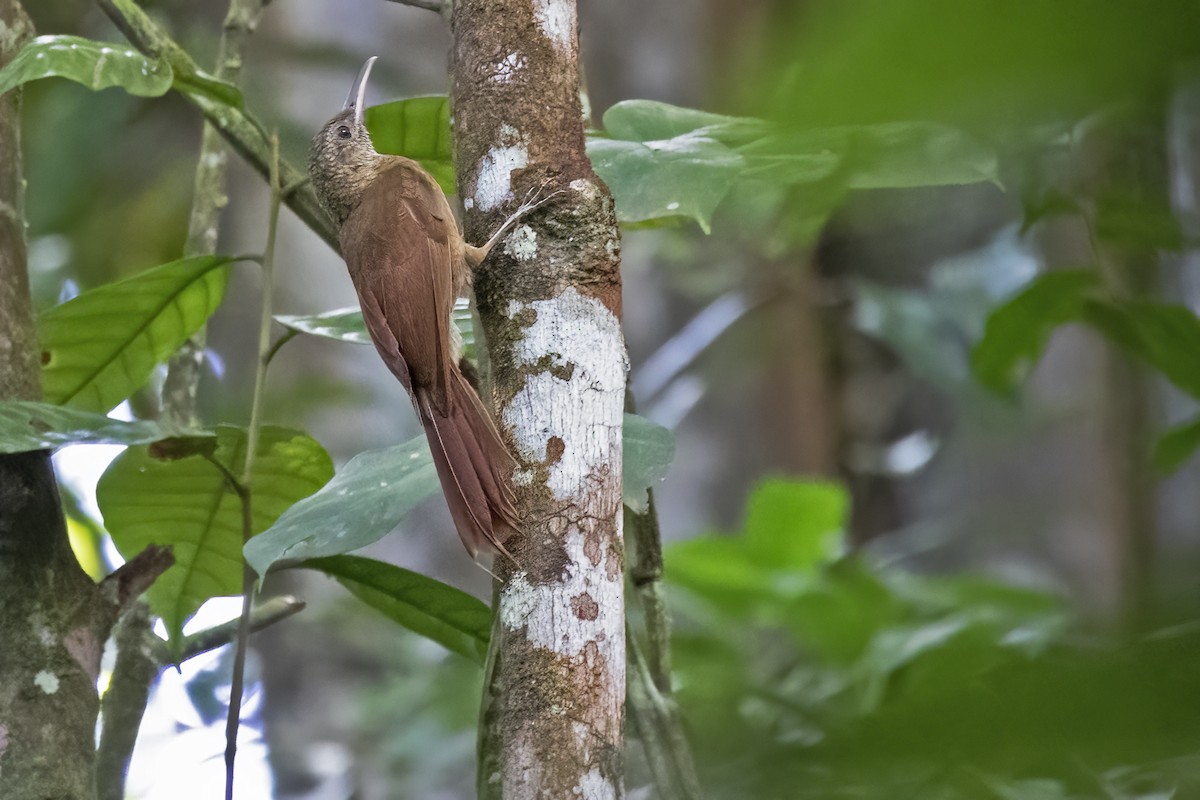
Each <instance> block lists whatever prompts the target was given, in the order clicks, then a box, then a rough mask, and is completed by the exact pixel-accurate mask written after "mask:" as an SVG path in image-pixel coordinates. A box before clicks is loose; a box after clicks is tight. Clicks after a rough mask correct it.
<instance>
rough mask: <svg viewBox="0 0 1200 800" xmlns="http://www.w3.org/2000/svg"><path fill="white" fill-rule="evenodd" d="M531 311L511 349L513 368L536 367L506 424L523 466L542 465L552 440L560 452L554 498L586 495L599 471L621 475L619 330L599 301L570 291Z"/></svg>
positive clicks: (552, 472)
mask: <svg viewBox="0 0 1200 800" xmlns="http://www.w3.org/2000/svg"><path fill="white" fill-rule="evenodd" d="M530 307H531V308H532V309H533V310H534V311H536V312H537V316H536V319H535V320H534V322H533V324H532V325H530V326H529V327H528V328H526V329H525V331H524V336H523V337H522V338H521V340H520V341H519V342H518V343H517V345H516V347H515V348H514V350H515V352H514V362H515V363H514V367H515V368H516V369H521V368H522V367H535V366H538V367H541V369H540V370H539V371H536V372H533V373H532V374H530V375H529V377H528V378H526V381H525V386H524V388H522V389H521V391H519V392H518V393H517V394H516V396H515V397H514V398H513V399H512V402H510V403H509V405H508V407H507V408H506V409H505V412H504V423H505V425H507V426H509V429H510V430H512V431H513V435H514V438H515V439H516V445H517V447H518V448H519V449H520V450H521V451H522V453H523V455H524V456H525V457H526V458H527V459H528V460H529V461H544V460H545V459H546V454H547V450H546V446H547V442H548V441H549V440H550V438H551V437H557V438H558V439H559V440H560V443H561V445H562V447H561V448H560V449H561V453H560V455H559V456H558V458H557V459H556V461H555V462H554V463H553V464H548V465H547V467H548V468H549V477H548V480H547V482H546V485H547V487H548V488H549V489H550V492H551V493H552V494H553V496H554V498H555V499H556V500H570V499H573V498H577V497H584V496H586V495H587V494H589V493H590V492H592V491H593V489H594V484H593V481H594V479H595V476H596V475H597V474H599V473H600V472H601V471H602V470H605V469H607V470H609V472H610V474H613V475H620V474H621V420H622V412H623V408H624V396H625V345H624V343H623V340H622V338H621V326H620V323H619V322H618V320H617V318H616V317H615V316H613V314H612V312H611V311H609V310H608V308H606V307H605V306H604V304H603V303H601V302H600V301H599V300H597V299H595V298H594V297H588V296H586V295H583V294H580V292H579V291H578V290H577V289H575V288H574V287H570V288H568V289H567V290H566V291H564V292H563V293H562V294H560V295H559V296H558V297H555V298H553V299H552V300H538V301H535V302H533V303H531V304H530ZM563 354H569V356H570V357H569V358H568V357H565V356H564V355H563ZM547 357H548V361H547Z"/></svg>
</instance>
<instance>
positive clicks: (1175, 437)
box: [1151, 417, 1200, 474]
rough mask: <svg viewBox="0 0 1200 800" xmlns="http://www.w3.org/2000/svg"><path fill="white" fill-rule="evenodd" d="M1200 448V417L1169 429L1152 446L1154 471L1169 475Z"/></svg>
mask: <svg viewBox="0 0 1200 800" xmlns="http://www.w3.org/2000/svg"><path fill="white" fill-rule="evenodd" d="M1198 447H1200V417H1197V418H1196V419H1193V420H1192V421H1191V422H1186V423H1184V424H1183V425H1178V426H1176V427H1174V428H1171V429H1170V430H1169V431H1167V432H1166V433H1164V434H1163V435H1162V436H1160V437H1159V439H1158V441H1157V442H1155V444H1154V455H1153V457H1152V459H1151V460H1152V462H1153V464H1154V467H1155V469H1157V470H1159V471H1160V472H1163V473H1166V474H1170V473H1172V472H1174V471H1175V470H1177V469H1179V468H1180V467H1182V466H1183V464H1184V462H1186V461H1187V460H1188V459H1189V458H1191V457H1192V454H1194V453H1195V452H1196V448H1198Z"/></svg>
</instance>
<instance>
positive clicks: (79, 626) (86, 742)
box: [0, 0, 104, 800]
mask: <svg viewBox="0 0 1200 800" xmlns="http://www.w3.org/2000/svg"><path fill="white" fill-rule="evenodd" d="M32 35H33V26H32V25H31V24H30V22H29V19H28V17H27V16H26V15H25V12H24V10H23V9H22V7H21V4H20V3H18V2H16V0H0V64H6V63H8V61H10V60H11V59H12V57H13V55H14V54H15V53H16V51H17V50H18V49H20V47H21V45H22V44H23V43H24V42H25V41H26V40H28V39H29V38H30V37H31V36H32ZM19 131H20V92H19V91H16V92H11V93H9V94H7V95H5V96H4V97H3V98H0V400H11V399H20V400H36V399H39V397H40V395H41V390H40V387H39V381H38V349H37V341H36V331H35V328H34V324H33V315H32V311H31V307H30V299H29V282H28V276H27V274H26V263H25V220H24V214H23V213H22V185H21V182H22V178H21V151H20V136H19ZM96 591H97V590H96V587H95V585H94V584H93V583H92V582H91V580H89V579H88V577H87V575H85V574H84V572H83V570H82V569H80V568H79V565H78V564H77V563H76V561H75V558H74V556H73V555H72V554H71V549H70V546H69V545H68V543H67V532H66V528H65V525H64V522H63V516H62V508H61V506H60V505H59V499H58V489H57V486H56V485H55V481H54V470H53V468H52V467H51V464H50V454H49V452H47V451H39V452H34V453H22V454H19V455H8V456H0V642H2V643H3V644H2V645H0V797H4V798H5V800H33V798H37V799H38V800H41V799H42V798H48V797H54V798H64V799H67V798H69V799H70V800H75V798H91V797H94V793H95V790H94V788H93V784H92V780H93V779H92V752H93V744H94V738H95V729H96V713H97V709H98V705H99V702H98V698H97V697H96V687H95V681H96V674H97V673H98V672H99V669H100V651H101V648H102V646H103V642H104V639H103V636H100V635H98V630H97V629H98V627H100V626H97V624H96V622H97V621H96V620H95V619H94V618H93V612H94V608H95V605H96V604H95V603H94V602H93V601H94V600H95V597H94V595H95V594H96Z"/></svg>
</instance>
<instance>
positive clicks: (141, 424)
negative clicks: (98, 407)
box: [0, 401, 213, 453]
mask: <svg viewBox="0 0 1200 800" xmlns="http://www.w3.org/2000/svg"><path fill="white" fill-rule="evenodd" d="M172 437H189V438H191V437H198V438H208V439H211V438H212V437H213V434H212V433H210V432H208V431H195V430H184V429H181V428H175V427H172V426H169V425H164V424H163V423H161V422H151V421H148V420H137V421H135V422H125V421H124V420H119V419H113V418H112V417H106V416H104V415H103V414H95V413H92V412H88V411H76V410H75V409H71V408H63V407H62V406H54V405H50V404H49V403H28V402H21V401H10V402H4V403H0V453H21V452H25V451H28V450H44V449H49V448H55V447H63V446H64V445H69V444H126V445H133V444H150V443H151V442H157V441H160V440H162V439H167V438H172Z"/></svg>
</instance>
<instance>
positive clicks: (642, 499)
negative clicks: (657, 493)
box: [621, 414, 675, 512]
mask: <svg viewBox="0 0 1200 800" xmlns="http://www.w3.org/2000/svg"><path fill="white" fill-rule="evenodd" d="M674 458H675V435H674V434H673V433H671V431H669V430H668V429H666V428H664V427H663V426H661V425H656V424H654V423H653V422H651V421H650V420H648V419H646V418H645V417H639V416H638V415H637V414H626V415H625V428H624V455H623V456H622V461H621V464H622V468H621V476H622V481H623V485H622V487H621V491H622V495H623V499H624V502H625V505H627V506H629V507H630V508H632V509H633V510H634V511H638V512H644V511H645V510H646V500H647V495H646V490H647V489H650V488H651V487H653V486H654V484H656V483H658V482H659V481H660V480H662V479H663V476H665V475H666V474H667V468H668V467H670V466H671V461H672V459H674Z"/></svg>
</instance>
